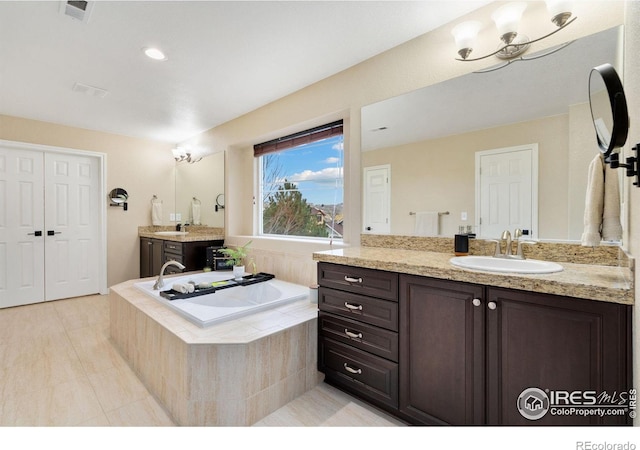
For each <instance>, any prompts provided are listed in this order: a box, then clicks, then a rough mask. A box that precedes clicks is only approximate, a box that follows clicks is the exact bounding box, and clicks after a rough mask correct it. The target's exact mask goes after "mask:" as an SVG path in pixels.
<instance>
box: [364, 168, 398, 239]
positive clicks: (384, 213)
mask: <svg viewBox="0 0 640 450" xmlns="http://www.w3.org/2000/svg"><path fill="white" fill-rule="evenodd" d="M390 177H391V166H390V165H384V166H375V167H365V169H364V177H363V178H364V195H363V197H364V203H363V225H364V232H365V233H374V234H389V232H390V231H391V224H390V221H389V216H390V215H391V214H390V205H391V201H390V195H391V193H390V190H391V185H390V183H389V179H390Z"/></svg>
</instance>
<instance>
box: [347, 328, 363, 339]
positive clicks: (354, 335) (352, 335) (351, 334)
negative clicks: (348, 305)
mask: <svg viewBox="0 0 640 450" xmlns="http://www.w3.org/2000/svg"><path fill="white" fill-rule="evenodd" d="M344 334H346V335H347V336H349V337H350V338H353V339H362V333H354V332H353V331H349V330H348V329H347V328H345V329H344Z"/></svg>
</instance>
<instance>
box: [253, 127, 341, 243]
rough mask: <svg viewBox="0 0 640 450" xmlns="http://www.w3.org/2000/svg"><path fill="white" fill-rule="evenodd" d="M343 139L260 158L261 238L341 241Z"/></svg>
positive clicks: (330, 138) (304, 145)
mask: <svg viewBox="0 0 640 450" xmlns="http://www.w3.org/2000/svg"><path fill="white" fill-rule="evenodd" d="M343 142H344V137H343V135H342V134H340V135H338V136H332V137H329V138H326V139H321V140H317V141H313V142H310V143H307V144H302V145H299V146H297V147H293V148H290V149H287V150H282V151H279V152H273V153H269V154H265V155H262V156H260V167H261V200H262V201H261V210H262V211H261V219H262V221H261V224H262V234H266V235H286V236H304V237H321V238H333V239H336V238H342V233H343V197H344V188H343V186H344V185H343V161H344V158H343V152H344V146H343Z"/></svg>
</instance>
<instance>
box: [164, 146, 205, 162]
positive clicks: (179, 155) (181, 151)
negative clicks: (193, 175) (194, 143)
mask: <svg viewBox="0 0 640 450" xmlns="http://www.w3.org/2000/svg"><path fill="white" fill-rule="evenodd" d="M171 152H172V153H173V159H175V160H176V162H182V161H186V162H188V163H190V164H193V163H197V162H198V161H200V160H201V159H202V158H203V157H202V156H200V155H198V154H197V153H196V152H192V151H190V149H188V148H185V147H176V148H174V149H173V150H171Z"/></svg>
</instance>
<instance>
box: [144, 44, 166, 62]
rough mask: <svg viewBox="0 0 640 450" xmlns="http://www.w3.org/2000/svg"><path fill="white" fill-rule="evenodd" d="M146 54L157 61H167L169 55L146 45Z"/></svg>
mask: <svg viewBox="0 0 640 450" xmlns="http://www.w3.org/2000/svg"><path fill="white" fill-rule="evenodd" d="M142 51H144V54H145V55H147V56H148V57H149V58H151V59H155V60H156V61H165V60H166V59H167V57H166V56H165V55H164V53H162V51H161V50H159V49H157V48H154V47H145V48H143V49H142Z"/></svg>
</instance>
